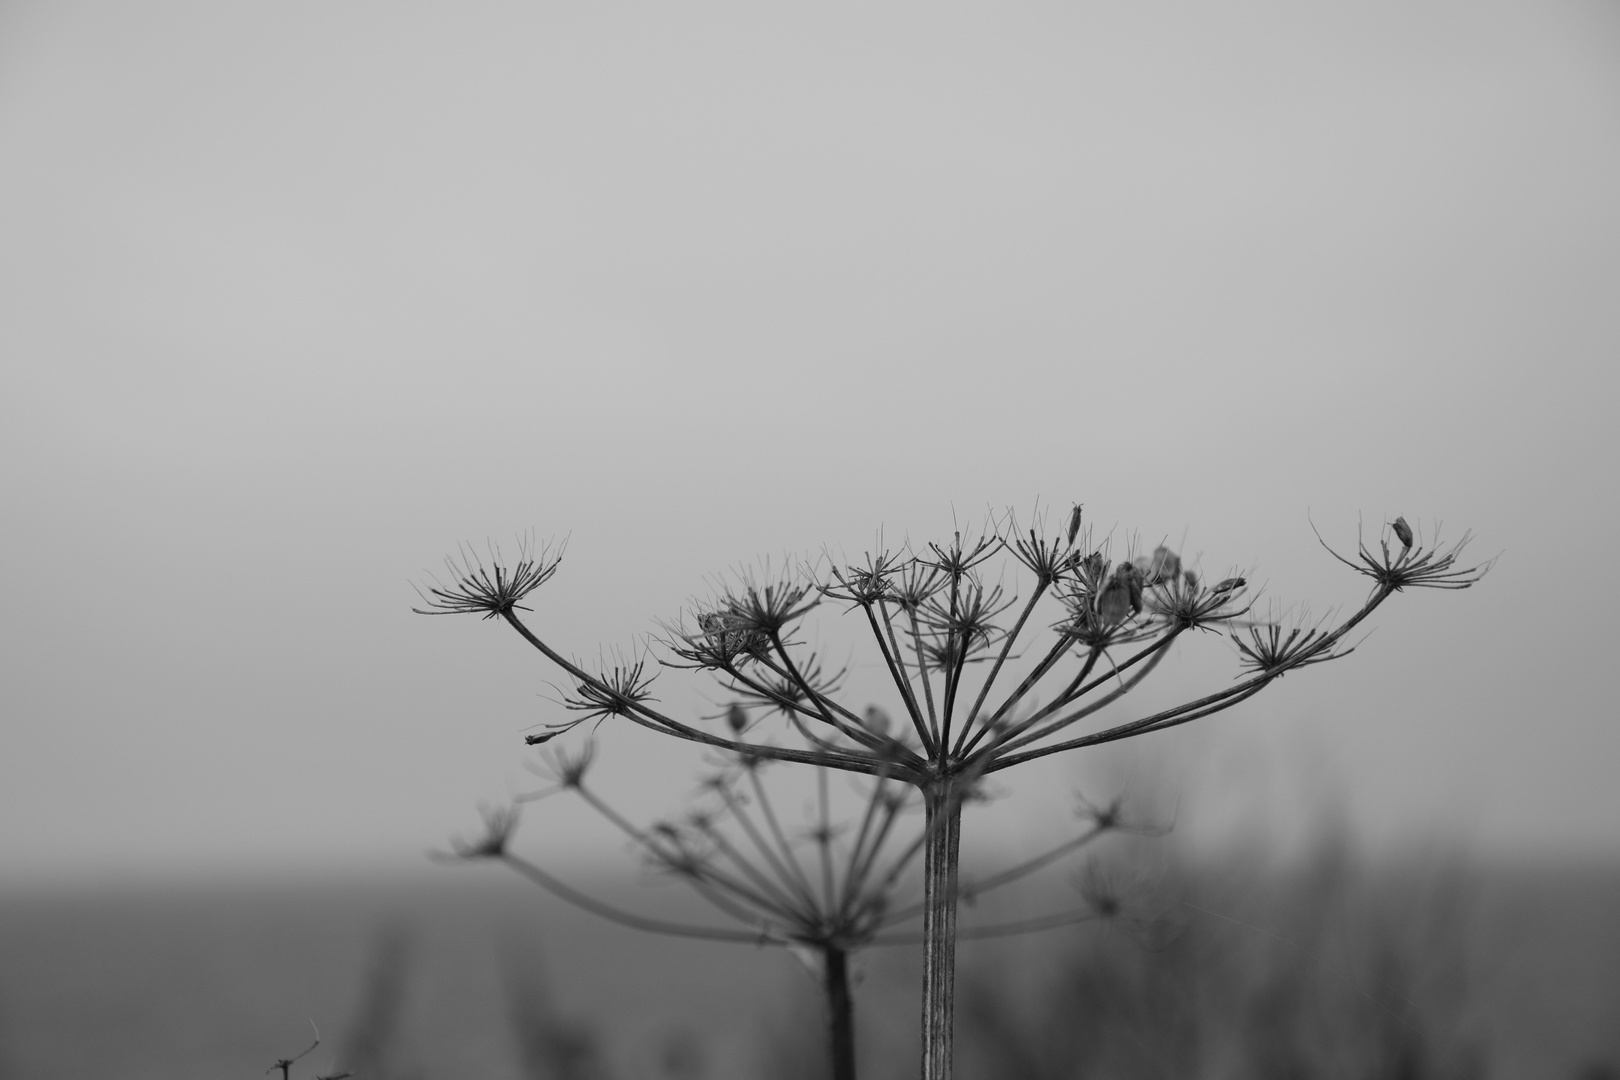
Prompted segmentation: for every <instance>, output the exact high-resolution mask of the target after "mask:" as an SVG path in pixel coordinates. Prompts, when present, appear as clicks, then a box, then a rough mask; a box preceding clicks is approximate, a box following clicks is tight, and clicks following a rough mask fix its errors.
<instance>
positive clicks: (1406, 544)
mask: <svg viewBox="0 0 1620 1080" xmlns="http://www.w3.org/2000/svg"><path fill="white" fill-rule="evenodd" d="M1390 528H1391V529H1394V530H1395V536H1396V538H1398V539H1399V540H1400V542H1401V547H1403V548H1408V549H1410V548H1411V546H1412V526H1410V525H1408V524H1407V523H1406V519H1405V518H1404V517H1398V518H1396V519H1395V522H1394V524H1392V525H1390Z"/></svg>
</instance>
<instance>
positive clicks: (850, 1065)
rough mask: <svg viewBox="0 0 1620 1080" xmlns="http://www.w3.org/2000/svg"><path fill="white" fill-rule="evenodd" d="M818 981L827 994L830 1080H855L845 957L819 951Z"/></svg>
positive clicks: (841, 952) (852, 1020) (852, 1021)
mask: <svg viewBox="0 0 1620 1080" xmlns="http://www.w3.org/2000/svg"><path fill="white" fill-rule="evenodd" d="M822 969H823V970H822V978H823V980H824V981H825V988H826V991H827V1041H828V1045H829V1046H830V1047H831V1049H832V1077H833V1080H855V1010H854V1007H853V1005H852V1003H851V1001H850V996H849V954H847V953H846V952H844V950H843V949H839V948H835V947H833V946H830V945H829V946H827V947H826V948H824V949H822Z"/></svg>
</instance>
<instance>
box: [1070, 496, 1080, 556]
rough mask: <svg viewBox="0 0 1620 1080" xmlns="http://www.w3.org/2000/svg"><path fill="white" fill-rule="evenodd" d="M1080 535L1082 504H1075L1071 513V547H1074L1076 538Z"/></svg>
mask: <svg viewBox="0 0 1620 1080" xmlns="http://www.w3.org/2000/svg"><path fill="white" fill-rule="evenodd" d="M1079 535H1080V504H1079V503H1075V504H1074V509H1073V510H1071V511H1069V546H1070V547H1073V546H1074V538H1075V537H1077V536H1079Z"/></svg>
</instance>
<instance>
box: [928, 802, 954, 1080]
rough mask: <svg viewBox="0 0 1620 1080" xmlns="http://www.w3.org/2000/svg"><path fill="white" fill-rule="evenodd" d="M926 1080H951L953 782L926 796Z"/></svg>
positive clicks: (952, 1019)
mask: <svg viewBox="0 0 1620 1080" xmlns="http://www.w3.org/2000/svg"><path fill="white" fill-rule="evenodd" d="M923 800H924V806H925V807H926V809H927V813H928V824H927V834H926V841H925V843H926V847H925V848H924V853H923V999H922V1052H923V1054H922V1075H923V1080H950V1076H951V1041H952V1036H953V1033H954V1026H953V1022H954V1016H955V1014H954V1007H955V994H956V867H957V859H958V856H959V855H960V853H961V846H962V801H961V799H959V798H957V797H956V792H955V791H954V790H953V788H952V785H951V784H950V782H949V781H945V782H942V783H941V784H940V785H939V786H938V787H934V788H927V789H925V790H924V792H923Z"/></svg>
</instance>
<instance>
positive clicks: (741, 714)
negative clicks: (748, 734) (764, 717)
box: [726, 701, 748, 735]
mask: <svg viewBox="0 0 1620 1080" xmlns="http://www.w3.org/2000/svg"><path fill="white" fill-rule="evenodd" d="M726 726H727V727H729V728H730V729H731V730H732V731H734V732H736V733H737V734H738V735H741V734H742V731H743V728H745V727H747V726H748V710H747V709H744V708H743V707H742V706H741V705H739V704H737V703H736V702H735V701H733V702H732V703H731V708H729V709H727V710H726Z"/></svg>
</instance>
